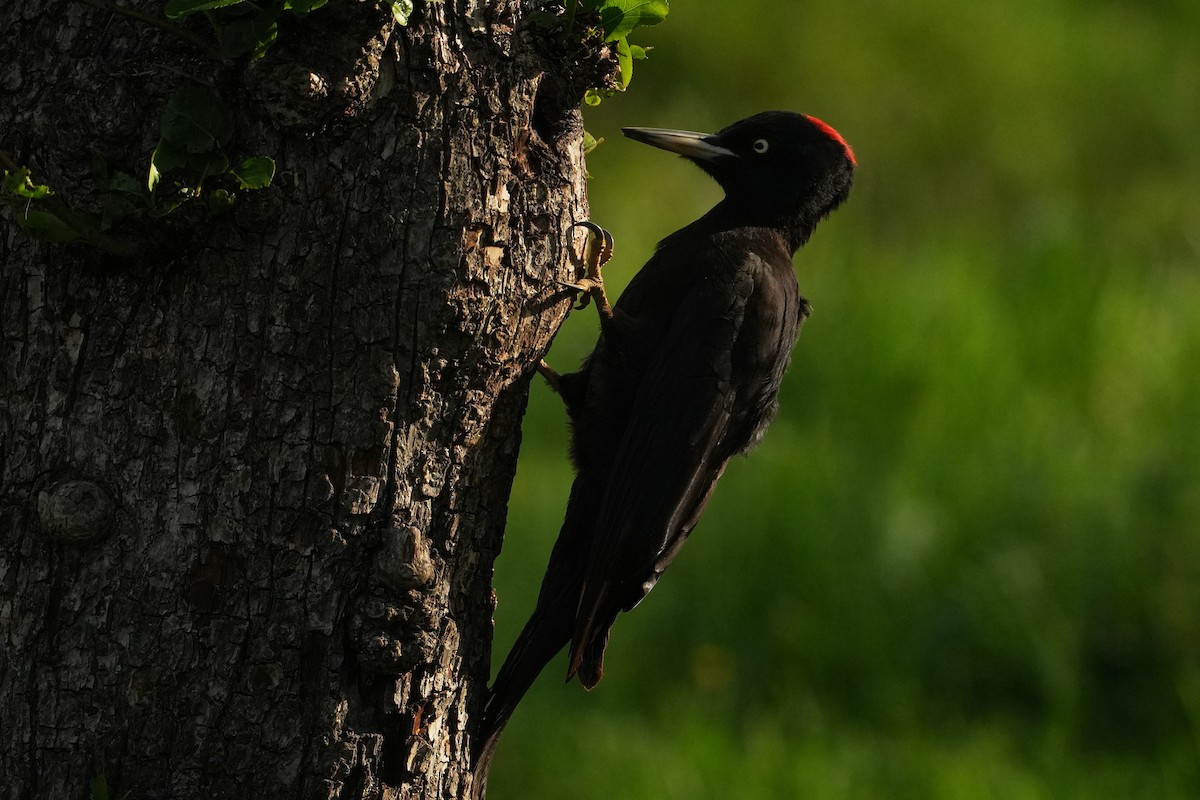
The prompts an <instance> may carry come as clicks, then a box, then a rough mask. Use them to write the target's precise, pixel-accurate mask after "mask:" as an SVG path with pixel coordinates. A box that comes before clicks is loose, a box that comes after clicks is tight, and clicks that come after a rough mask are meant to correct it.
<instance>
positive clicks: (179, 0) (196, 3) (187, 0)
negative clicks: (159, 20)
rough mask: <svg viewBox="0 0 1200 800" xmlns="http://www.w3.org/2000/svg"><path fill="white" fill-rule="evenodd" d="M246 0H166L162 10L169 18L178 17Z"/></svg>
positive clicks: (245, 0)
mask: <svg viewBox="0 0 1200 800" xmlns="http://www.w3.org/2000/svg"><path fill="white" fill-rule="evenodd" d="M244 2H247V0H167V7H166V8H165V9H164V10H163V13H164V14H166V15H167V16H168V17H170V18H171V19H179V18H180V17H186V16H187V15H188V14H195V13H196V12H198V11H210V10H211V9H214V8H224V7H225V6H236V5H237V4H238V3H244Z"/></svg>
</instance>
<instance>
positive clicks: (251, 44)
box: [217, 9, 279, 59]
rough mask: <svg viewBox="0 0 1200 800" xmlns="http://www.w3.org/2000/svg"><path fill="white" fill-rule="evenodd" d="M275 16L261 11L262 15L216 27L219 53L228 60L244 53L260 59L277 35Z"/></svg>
mask: <svg viewBox="0 0 1200 800" xmlns="http://www.w3.org/2000/svg"><path fill="white" fill-rule="evenodd" d="M277 16H278V14H277V13H276V11H274V10H272V9H263V11H262V13H259V14H254V15H252V16H248V17H242V18H240V19H235V20H233V21H231V22H229V23H227V24H224V25H219V26H217V44H218V45H219V46H220V48H221V52H222V53H223V54H224V55H225V56H226V57H228V58H236V57H237V56H241V55H245V54H246V53H252V54H253V55H254V58H255V59H259V58H262V57H263V56H264V55H266V52H267V51H268V50H270V49H271V45H273V44H275V39H276V37H277V36H278V35H279V26H278V25H277V24H276V23H275V19H276V17H277Z"/></svg>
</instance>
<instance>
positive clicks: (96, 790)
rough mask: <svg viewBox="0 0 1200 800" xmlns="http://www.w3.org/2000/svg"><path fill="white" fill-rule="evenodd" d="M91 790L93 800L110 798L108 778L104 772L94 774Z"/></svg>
mask: <svg viewBox="0 0 1200 800" xmlns="http://www.w3.org/2000/svg"><path fill="white" fill-rule="evenodd" d="M91 790H92V800H108V779H107V778H105V777H104V773H103V772H101V773H100V774H99V775H93V776H92V780H91Z"/></svg>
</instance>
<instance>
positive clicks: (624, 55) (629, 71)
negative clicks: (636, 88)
mask: <svg viewBox="0 0 1200 800" xmlns="http://www.w3.org/2000/svg"><path fill="white" fill-rule="evenodd" d="M617 63H618V64H619V65H620V66H621V88H622V89H624V88H625V87H627V86H629V82H630V81H631V80H633V53H631V52H630V50H629V40H628V39H626V38H625V37H624V36H622V37H621V38H620V39H617Z"/></svg>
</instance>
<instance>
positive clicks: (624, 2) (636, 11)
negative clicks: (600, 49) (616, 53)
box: [599, 0, 670, 42]
mask: <svg viewBox="0 0 1200 800" xmlns="http://www.w3.org/2000/svg"><path fill="white" fill-rule="evenodd" d="M599 10H600V27H601V28H603V29H604V41H606V42H615V41H618V40H620V39H623V38H624V37H626V36H628V35H629V34H630V33H631V32H633V30H634V29H635V28H640V27H642V26H645V25H657V24H658V23H660V22H662V21H663V20H664V19H666V18H667V12H668V11H669V10H670V6H668V4H667V0H604V2H603V3H602V4H601V5H600V8H599Z"/></svg>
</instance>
